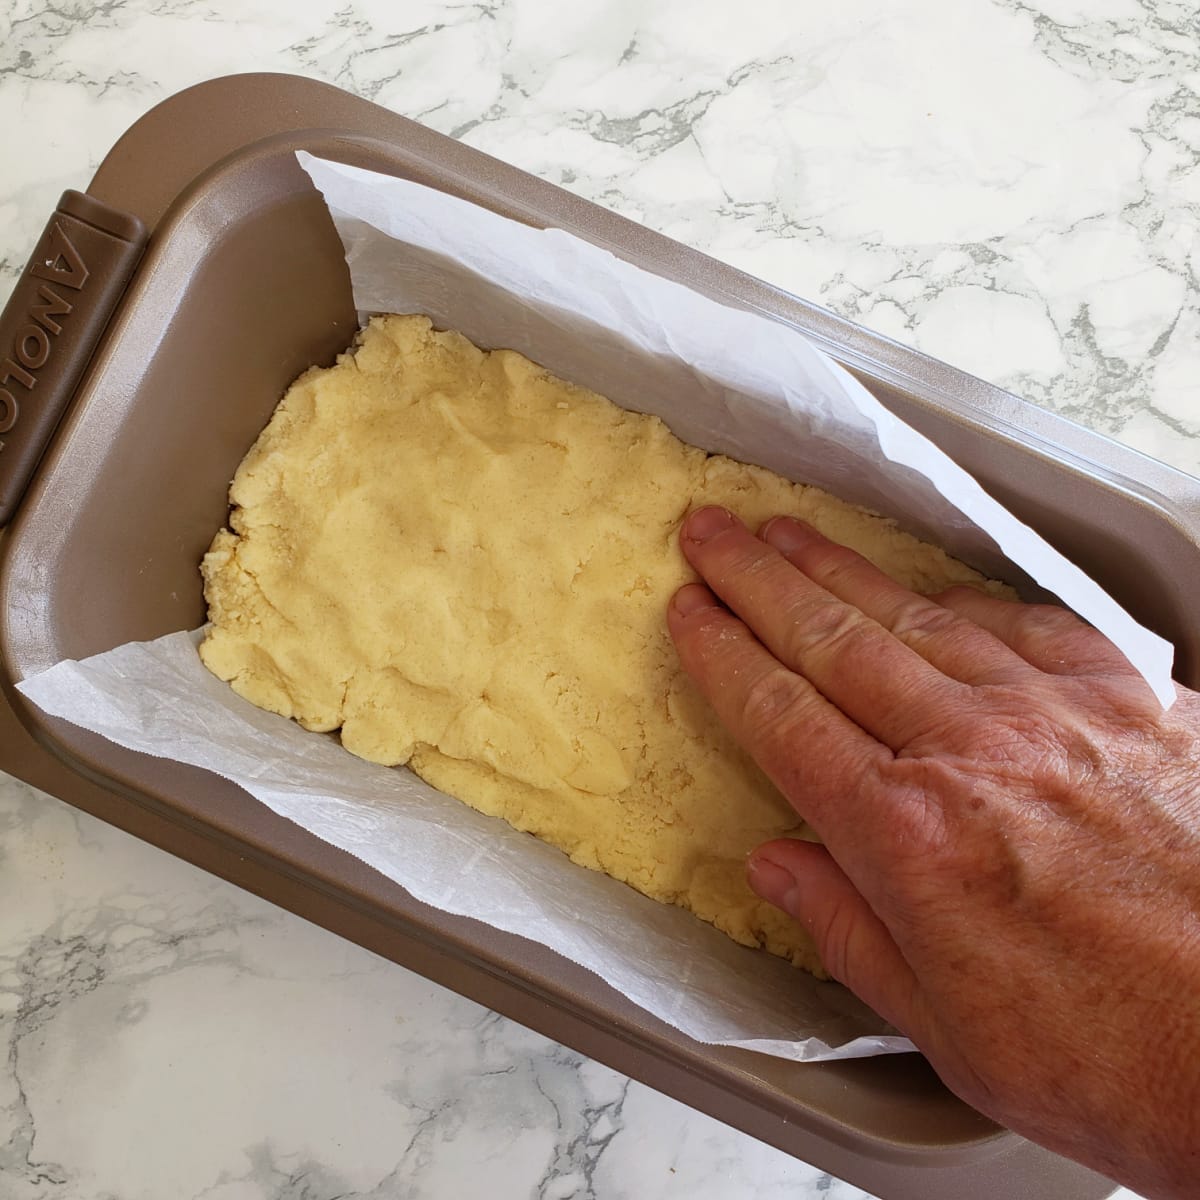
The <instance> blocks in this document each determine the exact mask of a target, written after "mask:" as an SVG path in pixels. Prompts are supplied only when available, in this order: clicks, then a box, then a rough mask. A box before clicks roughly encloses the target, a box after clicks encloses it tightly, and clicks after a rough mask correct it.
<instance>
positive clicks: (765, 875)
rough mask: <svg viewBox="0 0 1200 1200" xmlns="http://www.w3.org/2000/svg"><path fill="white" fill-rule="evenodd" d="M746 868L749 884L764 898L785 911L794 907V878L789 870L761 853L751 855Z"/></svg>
mask: <svg viewBox="0 0 1200 1200" xmlns="http://www.w3.org/2000/svg"><path fill="white" fill-rule="evenodd" d="M746 870H747V872H748V874H749V876H750V886H751V887H752V888H753V889H754V890H755V891H756V892H757V893H758V894H759V895H760V896H761V897H762V898H763V899H764V900H767V901H769V902H770V903H771V904H774V905H775V907H776V908H782V909H783V910H784V911H785V912H791V911H792V909H793V908H794V907H795V906H794V904H793V899H794V897H795V894H796V879H795V876H793V875H792V873H791V872H790V871H785V870H784V869H783V867H781V866H780V865H779V864H778V863H773V862H772V861H771V860H770V859H769V858H763V856H762V855H761V854H754V855H751V857H750V859H749V860H748V862H747V863H746Z"/></svg>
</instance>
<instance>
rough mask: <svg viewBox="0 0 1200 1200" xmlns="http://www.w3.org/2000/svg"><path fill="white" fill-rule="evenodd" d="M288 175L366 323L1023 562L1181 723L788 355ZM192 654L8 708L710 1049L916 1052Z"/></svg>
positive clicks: (56, 684)
mask: <svg viewBox="0 0 1200 1200" xmlns="http://www.w3.org/2000/svg"><path fill="white" fill-rule="evenodd" d="M298 157H299V158H300V160H301V164H302V166H303V167H304V168H305V170H306V171H308V173H309V175H310V176H311V178H312V180H313V182H314V184H315V185H316V186H317V188H318V189H319V190H320V191H321V192H322V194H323V195H324V196H325V199H326V202H327V204H328V206H329V209H330V212H331V214H332V216H333V218H334V221H335V223H336V225H337V227H338V231H339V233H340V234H341V236H342V240H343V243H344V245H345V249H346V258H347V262H348V264H349V267H350V272H351V279H352V283H353V287H354V295H355V301H356V303H357V305H358V307H359V309H360V310H362V311H363V312H421V313H426V314H428V315H430V316H431V317H432V318H433V319H434V322H435V324H437V325H438V326H439V327H444V328H453V329H457V330H460V331H461V332H463V333H465V334H466V335H467V336H468V337H470V338H471V339H472V340H473V341H475V342H476V343H477V344H480V345H483V346H505V347H510V348H513V349H516V350H519V351H521V352H522V353H524V354H526V355H528V356H529V357H530V358H532V359H534V360H535V361H537V362H540V363H541V364H543V365H544V366H546V367H548V368H549V369H551V370H552V371H555V372H556V373H559V374H561V375H564V376H565V377H567V378H569V379H572V380H573V381H575V382H577V383H581V384H584V385H586V386H588V387H591V388H593V389H595V390H596V391H599V392H601V393H602V394H604V395H607V396H609V397H610V398H611V399H613V400H614V401H616V402H617V403H619V404H622V405H623V406H625V407H627V408H634V409H638V410H640V411H643V412H651V413H655V414H657V415H659V416H661V417H662V418H663V419H664V420H665V421H666V422H667V424H668V425H670V427H671V428H672V429H673V430H674V431H675V433H677V434H678V435H679V436H680V437H682V438H684V439H685V440H686V441H689V442H691V443H693V444H694V445H698V446H701V447H703V448H705V449H708V450H713V451H719V452H722V453H726V454H730V455H732V456H733V457H735V458H739V459H742V460H745V461H750V462H756V463H760V464H762V465H764V466H767V467H770V468H771V469H773V470H775V471H778V472H780V473H781V474H783V475H786V476H789V477H791V478H793V479H800V480H807V481H811V482H814V483H818V484H820V485H821V486H824V487H827V488H828V489H829V490H831V491H834V492H836V493H838V494H839V495H842V496H844V497H845V498H847V499H849V500H852V501H854V502H857V503H860V504H865V505H868V506H870V507H872V508H874V509H877V510H879V511H882V512H885V513H887V514H889V515H891V516H894V517H896V518H897V519H898V520H900V521H901V522H902V523H903V524H904V525H905V526H907V527H908V528H911V529H913V530H914V531H918V532H921V533H924V534H925V535H926V536H928V537H930V538H932V539H934V540H937V541H940V542H941V543H942V544H943V545H945V546H946V547H947V548H948V549H951V550H952V551H953V552H954V553H956V554H958V555H959V556H960V557H963V558H965V559H967V560H968V561H971V562H973V563H975V564H976V565H978V566H980V567H982V568H983V569H985V570H989V571H990V572H991V573H994V574H1001V575H1002V574H1004V568H1005V565H1006V560H1011V562H1012V563H1015V564H1017V565H1018V566H1019V567H1020V568H1021V569H1022V570H1024V571H1025V572H1026V573H1027V574H1028V575H1029V576H1031V577H1032V578H1033V579H1035V580H1036V581H1037V582H1038V583H1039V584H1041V585H1042V586H1043V587H1044V588H1046V589H1047V590H1049V591H1052V592H1054V593H1056V594H1057V595H1058V596H1060V597H1061V598H1062V599H1063V600H1064V601H1065V602H1066V603H1067V604H1069V605H1070V606H1071V607H1073V608H1074V609H1076V611H1078V612H1079V613H1081V614H1082V615H1083V616H1085V617H1086V618H1087V619H1088V620H1090V621H1091V622H1092V623H1093V624H1095V625H1096V626H1097V627H1098V628H1100V629H1101V630H1102V631H1103V632H1105V633H1106V634H1108V636H1109V637H1110V638H1111V639H1112V640H1113V641H1114V642H1116V643H1117V645H1119V646H1120V647H1121V648H1122V650H1123V651H1124V652H1125V654H1126V655H1127V656H1128V657H1129V659H1130V661H1131V662H1133V663H1134V665H1135V666H1136V667H1137V668H1138V669H1139V670H1140V671H1141V672H1142V673H1143V674H1144V675H1145V676H1146V678H1147V680H1148V681H1149V683H1150V685H1151V686H1152V687H1153V688H1154V690H1155V692H1156V694H1157V695H1158V696H1159V697H1160V699H1161V700H1162V701H1163V702H1164V703H1170V701H1171V700H1172V699H1173V697H1174V691H1173V688H1172V687H1171V683H1170V669H1171V648H1170V646H1169V645H1168V644H1167V643H1165V642H1164V641H1163V640H1162V639H1160V638H1158V637H1156V636H1155V635H1154V634H1152V633H1150V632H1149V631H1147V630H1145V629H1143V628H1142V627H1141V626H1139V625H1137V624H1136V622H1134V621H1133V620H1132V618H1131V617H1129V616H1128V614H1126V613H1125V612H1124V611H1123V610H1122V609H1121V608H1120V607H1119V606H1118V605H1117V604H1116V603H1115V602H1114V601H1113V600H1112V599H1111V598H1110V597H1108V596H1107V595H1106V594H1105V593H1104V592H1102V591H1101V590H1100V589H1099V588H1098V587H1097V586H1096V585H1095V584H1094V583H1093V582H1092V581H1091V580H1090V579H1088V578H1087V577H1086V576H1085V575H1083V573H1082V572H1080V571H1079V570H1078V569H1077V568H1075V567H1074V566H1072V565H1071V564H1070V563H1068V562H1066V561H1065V560H1064V559H1063V558H1062V557H1061V556H1060V555H1059V554H1058V553H1057V552H1056V551H1054V550H1053V549H1052V548H1051V547H1050V546H1049V545H1047V544H1046V543H1045V542H1044V541H1043V540H1042V539H1041V538H1040V537H1038V536H1037V535H1036V534H1035V533H1033V532H1032V531H1031V530H1029V529H1028V528H1026V527H1025V526H1023V525H1022V524H1021V523H1020V522H1018V521H1017V520H1016V519H1015V518H1014V517H1012V516H1011V514H1009V513H1008V512H1006V511H1005V510H1004V509H1003V508H1001V507H1000V506H999V505H998V504H996V503H995V502H994V501H993V500H991V499H990V498H989V497H988V496H987V495H986V494H985V493H984V492H983V491H982V489H980V488H979V486H978V485H977V484H976V483H975V482H974V481H973V480H972V479H971V478H970V477H969V476H967V475H966V474H965V473H964V472H963V471H961V470H960V469H959V468H958V467H956V466H955V465H954V464H953V463H951V462H950V460H949V459H947V458H946V457H945V456H944V455H943V454H942V453H941V452H940V451H938V450H937V448H936V447H934V446H933V445H932V444H931V443H930V442H929V441H928V440H927V439H925V438H924V437H922V436H921V435H919V434H918V433H916V432H915V431H914V430H912V429H910V428H909V427H907V426H906V425H904V424H903V423H901V422H900V421H898V420H897V419H896V418H894V417H893V416H892V415H891V414H890V413H888V412H887V411H886V410H885V409H883V408H882V406H880V405H879V404H878V402H876V401H875V399H874V398H873V397H872V396H871V395H870V394H869V393H868V392H867V391H866V390H865V389H864V388H863V387H862V386H861V385H859V384H858V383H857V382H856V381H855V380H854V379H853V378H852V377H851V376H850V375H849V374H847V373H846V372H845V371H843V370H842V369H841V368H840V367H839V366H837V364H835V363H833V362H832V361H831V360H830V359H829V358H827V357H826V356H825V355H823V354H822V353H821V352H820V351H818V350H816V349H815V348H814V347H813V346H811V345H810V344H809V343H808V342H806V341H805V339H804V338H802V337H801V336H800V335H799V334H797V333H796V332H795V331H793V330H791V329H789V328H788V327H786V326H784V325H781V324H778V323H776V322H774V321H771V320H768V319H766V318H763V317H761V316H758V315H755V314H752V313H748V312H744V311H742V310H739V309H733V308H729V307H726V306H722V305H720V304H718V303H716V302H715V301H713V300H711V299H708V298H706V297H704V296H701V295H699V294H698V293H696V292H692V291H690V290H688V289H686V288H684V287H681V286H680V285H678V284H675V283H672V282H670V281H667V280H664V279H661V278H659V277H657V276H654V275H650V274H647V273H646V272H644V271H641V270H639V269H637V268H635V267H632V266H630V265H629V264H627V263H625V262H623V261H621V260H620V259H618V258H615V257H614V256H613V255H611V254H609V253H608V252H606V251H604V250H601V249H597V248H596V247H594V246H592V245H590V244H588V243H586V242H583V241H581V240H579V239H578V238H575V237H572V236H571V235H569V234H567V233H564V232H562V231H559V230H537V229H532V228H529V227H527V226H524V225H521V224H518V223H516V222H513V221H510V220H507V219H506V218H503V217H500V216H497V215H496V214H494V213H492V212H490V211H488V210H486V209H483V208H480V207H478V206H475V205H472V204H468V203H467V202H465V201H462V200H459V199H456V198H454V197H451V196H447V195H445V194H443V193H441V192H438V191H435V190H432V189H429V188H425V187H422V186H420V185H418V184H414V183H410V182H408V181H405V180H400V179H394V178H391V177H388V176H382V175H377V174H374V173H372V172H368V171H363V170H361V169H358V168H353V167H348V166H344V165H341V164H337V163H331V162H327V161H324V160H320V159H316V158H314V157H312V156H311V155H307V154H301V155H299V156H298ZM197 586H198V584H197ZM198 638H199V634H198V633H186V632H181V633H177V634H172V635H170V636H168V637H165V638H160V639H159V640H158V641H156V642H149V643H133V644H129V645H126V646H121V647H118V648H116V649H114V650H111V651H109V652H107V653H105V654H101V655H98V656H96V657H94V658H91V659H88V660H85V661H84V662H79V663H75V662H66V663H59V664H57V665H56V666H54V667H52V668H51V669H50V670H48V671H45V672H43V673H42V674H40V675H37V676H35V677H33V678H31V679H28V680H25V681H24V682H22V683H21V684H19V685H18V686H19V688H20V690H21V691H22V692H23V693H24V694H25V695H26V696H27V697H28V698H29V699H30V700H32V701H33V702H34V703H36V704H38V705H39V706H40V707H41V708H43V709H44V710H45V711H46V712H48V713H50V714H51V715H54V716H58V717H63V718H65V719H66V720H69V721H71V722H73V723H75V724H76V725H80V726H82V727H84V728H86V729H89V730H92V731H93V732H96V733H99V734H101V735H103V736H105V737H107V738H109V739H111V740H112V741H114V742H116V743H118V744H119V745H122V746H125V747H127V748H130V749H133V750H139V751H143V752H146V753H149V754H153V755H157V756H159V757H164V758H172V759H176V760H178V761H180V762H185V763H189V764H192V765H195V766H200V767H204V768H207V769H208V770H211V771H215V772H216V773H218V774H220V775H223V776H225V777H226V778H228V779H231V780H233V781H234V782H235V783H237V784H239V785H240V786H241V787H243V788H244V789H245V790H246V791H247V792H249V793H250V795H251V796H253V797H254V798H255V799H256V800H258V801H260V802H261V803H263V804H266V805H267V806H268V807H269V808H271V809H272V810H273V811H275V812H276V813H279V814H280V815H282V816H284V817H286V818H288V819H289V820H292V821H295V822H296V823H297V824H299V825H301V826H303V827H304V828H306V829H308V830H309V831H311V832H312V833H314V834H316V835H317V836H318V837H321V838H324V839H325V840H326V841H328V842H330V843H332V844H333V845H336V846H338V847H340V848H342V849H344V850H347V851H349V852H350V853H352V854H354V855H356V856H358V857H359V858H361V859H362V860H363V861H364V862H366V863H368V864H369V865H370V866H372V867H374V868H375V869H377V870H379V871H381V872H383V874H385V875H387V876H388V877H389V878H391V879H393V880H394V881H396V882H397V883H399V884H401V885H402V886H404V887H405V888H407V889H408V891H409V892H411V893H412V894H413V895H414V896H415V897H416V898H417V899H418V900H421V901H423V902H425V903H428V904H432V905H435V906H437V907H440V908H442V909H445V910H446V911H449V912H452V913H455V914H458V915H462V916H467V917H473V918H475V919H478V920H480V921H484V922H486V923H488V924H490V925H492V926H494V927H496V928H499V929H503V930H505V931H507V932H511V933H515V934H519V935H522V936H524V937H527V938H530V939H533V940H535V941H539V942H542V943H544V944H546V945H548V946H551V947H552V948H554V949H555V950H557V951H558V952H559V953H561V954H563V955H564V956H566V957H567V958H569V959H571V960H573V961H575V962H577V963H580V964H582V965H583V966H585V967H587V968H588V969H590V970H592V971H594V972H595V973H596V974H598V975H599V976H600V977H601V978H603V979H604V980H606V981H607V982H608V983H609V984H611V985H612V986H613V987H614V988H616V989H617V990H618V991H620V992H621V993H623V994H624V995H626V996H628V997H629V998H630V999H631V1000H633V1001H635V1002H636V1003H638V1004H640V1005H642V1006H643V1007H644V1008H646V1009H647V1010H648V1011H649V1012H651V1013H653V1014H654V1015H655V1016H657V1017H659V1018H661V1019H663V1020H664V1021H667V1022H669V1023H670V1024H672V1025H674V1026H676V1027H678V1028H679V1029H681V1030H683V1031H684V1032H685V1033H687V1034H689V1035H690V1036H692V1037H694V1038H696V1039H698V1040H700V1041H704V1042H714V1043H723V1044H729V1045H735V1046H741V1047H745V1048H748V1049H754V1050H759V1051H763V1052H766V1053H770V1054H775V1055H779V1056H781V1057H785V1058H792V1059H797V1060H802V1061H808V1060H815V1059H821V1058H841V1057H852V1056H857V1055H864V1054H876V1053H888V1052H894V1051H897V1050H906V1049H910V1048H911V1047H910V1045H909V1043H908V1042H907V1041H906V1040H905V1039H903V1038H901V1037H898V1036H896V1035H895V1033H894V1031H891V1030H889V1029H888V1028H887V1027H886V1026H885V1025H884V1024H883V1023H882V1022H881V1021H880V1020H879V1018H878V1017H876V1016H875V1015H874V1014H872V1013H870V1012H869V1011H867V1010H866V1009H865V1008H864V1007H863V1006H862V1005H860V1004H858V1003H857V1002H856V1001H854V1000H853V998H852V997H850V996H849V995H848V994H847V993H846V992H845V991H844V990H843V989H841V988H839V987H836V986H835V985H831V984H822V983H819V982H817V981H816V980H813V979H811V978H809V977H808V976H806V975H804V974H802V973H801V972H798V971H796V970H794V969H793V968H791V967H790V966H788V965H787V964H785V963H783V962H781V961H780V960H778V959H774V958H771V957H770V956H768V955H765V954H760V953H757V952H755V951H749V950H746V949H744V948H742V947H739V946H736V945H734V944H733V943H732V942H731V941H729V939H728V938H726V937H725V936H724V935H722V934H720V933H717V932H716V931H715V930H713V929H712V928H710V927H709V926H707V925H704V924H702V923H700V922H698V921H696V920H695V919H694V918H692V917H691V916H690V915H688V914H687V913H684V912H683V911H681V910H679V909H675V908H670V907H667V906H664V905H660V904H657V903H655V902H653V901H650V900H647V899H646V898H645V897H643V896H641V895H639V894H637V893H636V892H633V891H632V890H631V889H629V888H627V887H625V886H624V885H622V884H619V883H617V882H615V881H614V880H612V879H609V878H607V877H606V876H603V875H599V874H596V873H594V872H590V871H586V870H584V869H582V868H579V867H576V866H575V865H574V864H572V863H571V862H570V861H569V860H568V859H567V858H566V857H565V856H564V855H562V854H561V853H559V852H558V851H557V850H554V849H553V848H551V847H549V846H546V845H544V844H542V843H540V842H538V841H536V840H535V839H533V838H531V837H529V836H528V835H525V834H520V833H517V832H516V831H515V830H512V829H511V828H510V827H508V826H507V825H505V824H504V823H503V822H500V821H497V820H495V819H493V818H489V817H484V816H482V815H481V814H479V813H476V812H475V811H474V810H472V809H469V808H467V807H466V806H465V805H463V804H461V803H459V802H458V801H456V800H452V799H450V798H449V797H446V796H443V795H442V794H441V793H439V792H437V791H435V790H434V789H432V788H430V787H428V786H427V785H426V784H424V783H423V782H421V780H419V779H417V778H416V777H415V776H414V775H413V774H412V773H411V772H409V771H407V770H389V769H387V768H383V767H378V766H375V765H373V764H370V763H366V762H363V761H362V760H359V759H356V758H354V757H353V756H352V755H350V754H348V753H346V752H345V751H344V750H342V748H341V746H340V745H339V744H338V742H337V740H336V738H334V737H332V736H322V735H316V734H311V733H307V732H305V731H303V730H301V729H300V728H299V727H298V726H295V725H294V724H292V723H291V722H289V721H286V720H283V719H282V718H280V717H276V716H274V715H272V714H269V713H264V712H261V711H259V710H258V709H255V708H254V707H253V706H252V705H250V704H248V703H246V702H245V701H243V700H241V699H240V698H239V697H238V696H236V695H235V694H234V693H233V692H232V691H231V690H230V689H229V688H228V687H227V686H226V685H224V684H223V683H221V682H220V681H218V680H217V679H215V678H214V677H213V676H211V675H210V674H209V673H208V672H207V671H206V670H205V669H204V667H203V666H202V665H201V663H200V660H199V657H198V655H197V654H196V650H195V647H196V644H197V642H198Z"/></svg>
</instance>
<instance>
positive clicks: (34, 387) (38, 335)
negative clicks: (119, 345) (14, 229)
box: [0, 191, 147, 526]
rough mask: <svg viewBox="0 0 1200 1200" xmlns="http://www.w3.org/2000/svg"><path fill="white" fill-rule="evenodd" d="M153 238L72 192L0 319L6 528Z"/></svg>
mask: <svg viewBox="0 0 1200 1200" xmlns="http://www.w3.org/2000/svg"><path fill="white" fill-rule="evenodd" d="M146 238H147V234H146V227H145V226H144V225H143V224H142V222H141V221H140V220H139V219H138V218H137V217H135V216H132V215H130V214H129V213H126V212H122V211H121V210H120V209H116V208H111V207H110V206H109V205H107V204H104V203H102V202H101V201H99V200H97V199H96V198H95V197H93V196H88V195H85V194H84V193H83V192H76V191H66V192H64V193H63V196H62V199H61V200H60V201H59V203H58V208H57V210H56V211H55V213H54V215H53V216H52V217H51V218H50V220H49V221H48V222H47V223H46V228H45V230H44V231H43V232H42V236H41V238H40V239H39V240H38V243H37V246H36V247H35V248H34V251H33V254H32V256H31V257H30V259H29V262H28V263H27V264H26V266H25V270H24V271H23V272H22V273H21V276H20V278H19V279H18V280H17V286H16V287H15V288H14V289H13V293H12V296H11V297H10V298H9V301H8V304H7V305H6V306H5V309H4V312H3V313H0V526H4V525H7V524H8V522H9V521H10V520H11V518H12V516H13V514H14V513H15V511H16V508H17V504H18V503H19V502H20V499H21V497H22V496H23V495H24V493H25V489H26V487H27V486H28V485H29V480H30V478H31V476H32V475H33V472H34V468H35V467H36V466H37V464H38V461H39V459H40V458H41V457H42V453H43V452H44V451H45V449H46V445H47V443H48V442H49V441H50V436H51V434H53V433H54V430H55V428H56V427H57V425H58V423H59V421H60V419H61V418H62V415H63V413H64V412H65V411H66V409H67V406H68V404H69V403H70V401H71V398H72V396H74V394H75V388H76V387H77V385H78V384H79V381H80V378H81V377H82V375H83V372H84V370H85V369H86V367H87V365H88V362H89V361H90V359H91V357H92V353H93V351H94V350H95V349H96V346H97V345H98V343H99V341H100V337H101V335H102V334H103V333H104V330H105V327H106V326H107V325H108V321H109V318H110V317H111V316H112V314H113V311H114V309H115V308H116V306H117V304H118V302H119V301H120V299H121V296H122V295H123V294H124V291H125V288H126V285H127V284H128V283H129V280H130V277H131V276H132V275H133V272H134V269H135V268H136V266H137V264H138V260H139V259H140V258H141V256H142V251H143V250H144V249H145V246H146Z"/></svg>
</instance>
